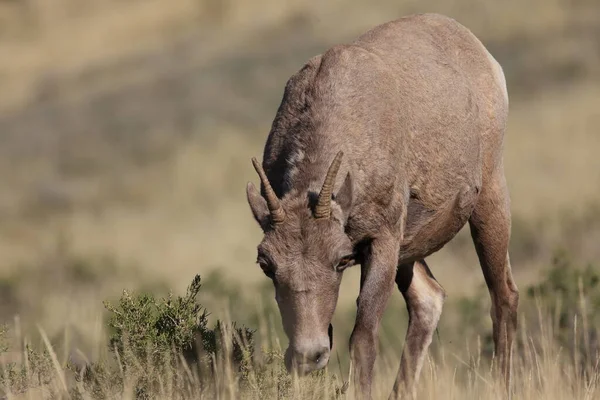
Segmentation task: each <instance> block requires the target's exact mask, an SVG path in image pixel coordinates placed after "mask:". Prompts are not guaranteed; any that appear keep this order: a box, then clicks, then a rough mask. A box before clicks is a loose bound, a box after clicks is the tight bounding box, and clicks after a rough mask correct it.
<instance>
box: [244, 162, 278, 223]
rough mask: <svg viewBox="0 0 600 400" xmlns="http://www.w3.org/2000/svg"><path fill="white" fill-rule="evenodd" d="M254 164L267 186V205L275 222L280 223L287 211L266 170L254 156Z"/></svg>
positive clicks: (265, 186)
mask: <svg viewBox="0 0 600 400" xmlns="http://www.w3.org/2000/svg"><path fill="white" fill-rule="evenodd" d="M252 165H254V169H255V170H256V173H257V174H258V176H259V177H260V181H261V182H262V184H263V186H264V188H265V200H267V206H268V207H269V212H270V213H271V220H272V221H273V223H274V224H280V223H282V222H283V221H284V220H285V211H283V208H282V207H281V204H280V202H279V199H278V198H277V195H276V194H275V191H274V190H273V188H272V187H271V184H270V183H269V179H268V178H267V174H265V170H264V169H263V168H262V166H261V165H260V163H259V162H258V161H257V160H256V158H255V157H252Z"/></svg>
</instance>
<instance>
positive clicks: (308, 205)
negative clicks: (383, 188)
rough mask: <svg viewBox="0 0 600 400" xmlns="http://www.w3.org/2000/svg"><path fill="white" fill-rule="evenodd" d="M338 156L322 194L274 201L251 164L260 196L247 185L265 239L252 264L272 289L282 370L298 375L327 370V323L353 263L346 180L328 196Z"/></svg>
mask: <svg viewBox="0 0 600 400" xmlns="http://www.w3.org/2000/svg"><path fill="white" fill-rule="evenodd" d="M341 159H342V152H339V153H338V154H337V156H336V157H335V159H334V160H333V162H332V164H331V166H330V167H329V171H328V172H327V175H326V176H325V180H324V183H323V186H322V188H321V191H320V192H319V193H318V195H317V194H310V193H309V194H307V195H306V196H304V197H291V198H287V197H285V198H284V199H281V200H280V199H278V198H277V196H276V195H275V192H274V191H273V189H272V187H271V185H270V183H269V181H268V179H267V176H266V174H265V172H264V171H263V169H262V167H261V165H260V164H259V163H258V162H257V161H256V159H253V160H252V162H253V164H254V167H255V169H256V171H257V173H258V175H259V176H260V179H261V183H262V188H263V195H261V194H260V193H259V191H258V190H257V189H256V187H255V186H254V185H253V184H252V183H249V184H248V187H247V195H248V203H249V204H250V208H251V209H252V213H253V214H254V218H255V219H256V220H257V222H258V223H259V224H260V225H261V227H262V229H263V232H264V237H263V240H262V242H261V243H260V245H259V246H258V259H257V262H258V264H259V265H260V267H261V269H262V270H263V272H264V274H265V275H266V276H267V277H269V278H270V279H271V280H272V281H273V284H274V286H275V299H276V300H277V305H278V306H279V311H280V313H281V319H282V323H283V328H284V330H285V333H286V335H287V336H288V339H289V347H288V349H287V351H286V357H285V361H286V367H287V369H288V370H289V371H292V370H296V371H297V372H298V374H300V375H303V374H306V373H308V372H311V371H314V370H317V369H321V368H323V367H325V366H326V365H327V362H328V361H329V354H330V350H331V346H332V334H333V328H332V326H331V319H332V317H333V312H334V310H335V306H336V304H337V298H338V292H339V288H340V283H341V280H342V272H343V270H344V269H345V268H347V267H348V266H351V265H353V264H354V263H355V257H354V254H353V248H352V244H351V241H350V239H349V238H348V236H347V235H346V234H345V232H344V225H345V221H346V219H347V217H348V212H349V209H350V206H351V202H352V200H351V199H352V184H351V180H350V175H348V176H347V177H346V179H345V181H344V184H343V185H342V187H341V189H340V190H339V191H338V193H337V194H336V195H333V186H334V182H335V177H336V175H337V172H338V169H339V167H340V164H341Z"/></svg>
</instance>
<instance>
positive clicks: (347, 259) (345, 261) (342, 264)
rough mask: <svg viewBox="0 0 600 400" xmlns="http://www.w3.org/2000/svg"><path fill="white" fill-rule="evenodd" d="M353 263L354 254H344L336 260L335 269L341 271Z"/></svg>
mask: <svg viewBox="0 0 600 400" xmlns="http://www.w3.org/2000/svg"><path fill="white" fill-rule="evenodd" d="M353 264H354V254H348V255H345V256H344V257H342V258H341V259H340V261H338V264H337V265H336V267H335V269H336V271H339V272H341V271H343V270H344V269H346V268H348V267H350V266H352V265H353Z"/></svg>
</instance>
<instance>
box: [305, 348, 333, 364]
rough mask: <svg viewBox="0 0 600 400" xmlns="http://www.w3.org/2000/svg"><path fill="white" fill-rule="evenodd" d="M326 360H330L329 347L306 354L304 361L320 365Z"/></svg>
mask: <svg viewBox="0 0 600 400" xmlns="http://www.w3.org/2000/svg"><path fill="white" fill-rule="evenodd" d="M324 358H328V359H329V347H327V346H323V347H319V348H317V349H314V350H312V351H310V352H308V353H306V354H304V359H305V360H306V361H309V362H313V363H315V364H319V363H320V362H321V361H323V360H324Z"/></svg>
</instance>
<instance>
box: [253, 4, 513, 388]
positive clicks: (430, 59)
mask: <svg viewBox="0 0 600 400" xmlns="http://www.w3.org/2000/svg"><path fill="white" fill-rule="evenodd" d="M507 116H508V95H507V90H506V82H505V78H504V74H503V72H502V69H501V67H500V65H499V64H498V63H497V62H496V60H495V59H494V58H493V57H492V56H491V55H490V53H489V52H488V51H487V50H486V49H485V47H484V46H483V45H482V43H481V42H480V41H479V40H478V39H477V38H476V37H475V36H474V35H473V34H472V33H471V32H470V31H469V30H468V29H467V28H465V27H464V26H462V25H461V24H459V23H458V22H456V21H455V20H453V19H451V18H448V17H445V16H441V15H437V14H420V15H412V16H408V17H404V18H401V19H398V20H396V21H392V22H389V23H386V24H383V25H380V26H378V27H376V28H374V29H372V30H371V31H369V32H367V33H365V34H364V35H362V36H360V37H359V38H358V39H357V40H356V41H354V42H353V43H351V44H349V45H339V46H335V47H333V48H331V49H329V50H328V51H327V52H325V53H324V54H322V55H318V56H316V57H314V58H312V59H311V60H309V61H308V63H307V64H306V65H305V66H304V67H303V68H302V69H301V70H300V71H299V72H297V73H296V74H295V75H293V76H292V77H291V79H290V80H289V81H288V83H287V85H286V88H285V93H284V96H283V100H282V102H281V105H280V107H279V109H278V111H277V115H276V117H275V119H274V122H273V125H272V128H271V132H270V134H269V137H268V140H267V142H266V146H265V150H264V156H263V162H262V165H261V164H260V163H258V162H257V160H256V159H253V164H254V168H255V169H256V171H257V173H258V175H259V176H260V181H261V192H259V191H258V190H257V188H256V187H255V186H254V185H253V184H252V183H249V184H248V186H247V196H248V202H249V204H250V208H251V210H252V213H253V215H254V218H255V219H256V221H257V222H258V223H259V224H260V226H261V227H262V230H263V232H264V237H263V240H262V242H261V243H260V245H259V246H258V264H260V266H261V268H262V270H263V271H264V273H265V274H266V275H267V276H268V277H269V278H271V279H272V280H273V283H274V285H275V291H276V300H277V304H278V306H279V310H280V312H281V317H282V323H283V327H284V330H285V333H286V334H287V336H288V338H289V347H288V349H287V351H286V357H285V361H286V366H287V367H288V369H289V370H295V371H297V372H298V373H299V374H300V375H302V374H305V373H308V372H310V371H313V370H317V369H320V368H323V367H325V365H326V364H327V362H328V360H329V355H330V346H331V330H332V327H331V325H330V323H331V319H332V316H333V312H334V309H335V307H336V303H337V298H338V292H339V287H340V282H341V280H342V272H343V271H344V269H345V268H347V267H349V266H351V265H354V264H360V266H361V285H360V294H359V297H358V299H357V306H358V311H357V316H356V323H355V326H354V330H353V332H352V335H351V339H350V354H351V359H352V365H353V366H352V370H351V375H352V383H353V387H354V388H355V390H357V391H358V392H357V393H358V394H359V395H360V397H361V398H370V396H371V382H372V377H373V365H374V362H375V358H376V345H377V337H378V329H379V323H380V320H381V316H382V314H383V311H384V309H385V306H386V303H387V301H388V298H389V296H390V293H391V292H392V290H393V286H394V282H395V283H396V285H397V286H398V289H399V290H400V291H401V292H402V295H403V296H404V299H405V300H406V304H407V308H408V312H409V316H410V321H409V326H408V332H407V335H406V343H405V347H404V351H403V354H402V359H401V364H400V369H399V371H398V376H397V379H396V383H395V385H394V391H393V393H392V396H393V397H395V396H399V395H400V394H401V393H404V392H408V393H412V391H413V390H414V387H415V385H416V382H417V380H418V378H419V374H420V370H421V367H422V365H423V360H424V358H425V355H426V354H425V353H426V351H427V349H428V347H429V345H430V343H431V340H432V334H433V332H434V330H435V328H436V326H437V323H438V320H439V317H440V314H441V312H442V304H443V302H444V298H445V293H444V290H443V288H442V286H440V284H439V283H438V282H437V281H436V280H435V278H434V277H433V275H432V273H431V271H430V270H429V268H428V266H427V264H426V263H425V261H424V260H423V259H424V258H425V257H427V256H428V255H430V254H432V253H433V252H436V251H437V250H439V249H440V248H442V247H443V246H444V245H445V244H446V243H447V242H448V241H450V240H451V239H452V238H453V237H454V236H455V235H456V234H457V232H458V231H459V230H460V229H461V228H462V227H463V226H464V225H465V224H466V223H467V221H468V222H469V225H470V228H471V234H472V237H473V242H474V244H475V247H476V250H477V254H478V257H479V261H480V264H481V268H482V270H483V275H484V277H485V281H486V283H487V286H488V288H489V292H490V296H491V300H492V307H491V317H492V320H493V337H494V342H495V351H496V356H497V359H498V360H499V365H500V370H501V371H502V372H503V375H504V379H505V380H506V385H507V387H508V386H510V370H511V368H510V365H511V358H512V357H511V354H512V344H513V339H514V337H515V331H516V326H517V304H518V298H519V295H518V290H517V286H516V284H515V283H514V281H513V278H512V275H511V268H510V262H509V256H508V243H509V237H510V224H511V217H510V200H509V194H508V190H507V185H506V180H505V177H504V167H503V156H502V152H503V140H504V131H505V127H506V121H507Z"/></svg>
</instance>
